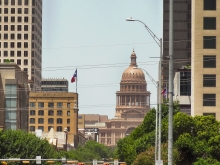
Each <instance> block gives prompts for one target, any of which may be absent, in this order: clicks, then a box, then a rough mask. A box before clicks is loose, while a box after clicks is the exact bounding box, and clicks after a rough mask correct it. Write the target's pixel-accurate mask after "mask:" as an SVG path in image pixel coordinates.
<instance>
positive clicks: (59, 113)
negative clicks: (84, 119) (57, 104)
mask: <svg viewBox="0 0 220 165" xmlns="http://www.w3.org/2000/svg"><path fill="white" fill-rule="evenodd" d="M34 115H36V111H35V110H30V116H34ZM38 115H39V116H44V111H43V110H39V111H38ZM47 115H48V116H54V110H49V111H48V112H47ZM62 115H63V111H62V110H58V111H57V116H62ZM66 115H67V116H70V111H67V113H66Z"/></svg>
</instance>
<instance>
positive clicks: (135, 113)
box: [99, 51, 150, 146]
mask: <svg viewBox="0 0 220 165" xmlns="http://www.w3.org/2000/svg"><path fill="white" fill-rule="evenodd" d="M130 58H131V62H130V66H129V67H128V68H127V69H126V70H125V71H124V72H123V74H122V79H121V82H120V91H117V92H116V108H115V111H116V112H115V118H113V119H111V120H107V121H106V122H105V123H106V127H104V128H99V142H100V143H102V144H104V145H106V146H115V145H116V144H117V141H118V140H119V139H121V138H124V137H125V136H127V135H129V134H130V133H131V132H132V131H133V130H134V129H135V128H136V127H137V126H138V125H140V124H141V123H142V122H143V119H144V116H145V115H146V113H147V112H148V111H149V110H150V92H149V91H147V83H146V80H145V75H144V73H143V71H142V70H141V69H139V68H138V66H137V62H136V59H137V57H136V54H135V52H134V51H133V52H132V54H131V57H130Z"/></svg>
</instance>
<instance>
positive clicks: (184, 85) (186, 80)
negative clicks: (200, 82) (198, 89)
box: [180, 71, 191, 96]
mask: <svg viewBox="0 0 220 165" xmlns="http://www.w3.org/2000/svg"><path fill="white" fill-rule="evenodd" d="M180 96H191V72H185V71H183V72H180Z"/></svg>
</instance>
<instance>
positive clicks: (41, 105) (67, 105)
mask: <svg viewBox="0 0 220 165" xmlns="http://www.w3.org/2000/svg"><path fill="white" fill-rule="evenodd" d="M64 104H66V107H67V108H70V103H61V102H58V103H56V106H57V108H62V107H64ZM30 107H32V108H34V107H36V103H35V102H30ZM43 107H45V105H44V102H39V103H38V108H43ZM48 107H49V108H54V103H53V102H49V103H48Z"/></svg>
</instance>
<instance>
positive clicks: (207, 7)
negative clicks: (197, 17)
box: [204, 0, 216, 10]
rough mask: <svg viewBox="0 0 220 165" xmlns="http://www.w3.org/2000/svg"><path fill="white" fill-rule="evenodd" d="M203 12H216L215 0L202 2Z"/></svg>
mask: <svg viewBox="0 0 220 165" xmlns="http://www.w3.org/2000/svg"><path fill="white" fill-rule="evenodd" d="M204 10H216V0H204Z"/></svg>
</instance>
